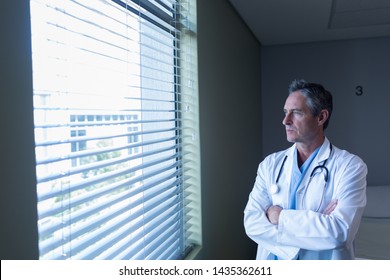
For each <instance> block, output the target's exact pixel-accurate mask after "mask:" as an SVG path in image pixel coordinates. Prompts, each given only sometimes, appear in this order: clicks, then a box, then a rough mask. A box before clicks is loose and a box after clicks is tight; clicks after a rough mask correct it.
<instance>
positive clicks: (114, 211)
mask: <svg viewBox="0 0 390 280" xmlns="http://www.w3.org/2000/svg"><path fill="white" fill-rule="evenodd" d="M194 2H195V1H192V0H184V1H173V0H155V1H142V0H139V1H136V0H133V1H130V0H127V1H121V0H112V1H109V0H93V1H91V0H31V1H30V9H31V23H32V48H33V54H32V56H33V88H34V123H35V143H36V173H37V196H38V216H39V220H38V230H39V250H40V258H41V259H182V258H184V257H186V256H187V255H188V253H189V252H191V250H193V249H194V247H196V246H199V245H200V243H201V237H200V214H199V213H200V211H199V204H200V201H199V196H200V185H199V181H200V180H199V137H198V121H197V119H198V110H197V77H196V76H197V74H196V36H195V35H196V32H195V24H194V23H195V21H194V19H195V16H194V12H195V3H194Z"/></svg>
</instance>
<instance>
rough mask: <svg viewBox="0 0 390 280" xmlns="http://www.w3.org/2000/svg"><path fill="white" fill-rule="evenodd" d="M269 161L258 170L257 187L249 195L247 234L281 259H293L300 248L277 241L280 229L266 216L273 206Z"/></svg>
mask: <svg viewBox="0 0 390 280" xmlns="http://www.w3.org/2000/svg"><path fill="white" fill-rule="evenodd" d="M268 160H269V159H266V160H264V161H263V162H262V163H261V164H260V165H259V168H258V171H257V176H256V181H255V185H254V187H253V189H252V192H251V193H250V195H249V199H248V203H247V205H246V208H245V211H244V226H245V231H246V234H247V235H248V236H249V237H250V238H251V239H252V240H253V241H255V242H256V243H257V244H258V245H259V246H261V247H262V248H263V249H265V250H267V251H269V252H271V253H273V254H274V255H276V256H278V258H279V259H293V258H294V257H295V256H296V255H297V253H298V251H299V248H297V247H294V246H290V245H287V244H285V245H283V244H281V243H279V242H278V241H277V236H278V227H277V226H276V225H273V224H271V223H270V222H269V221H268V218H267V216H266V210H267V209H268V208H269V207H270V206H271V205H272V202H271V200H270V198H269V196H268V192H267V187H266V186H267V184H269V182H268V181H269V180H267V179H266V178H269V177H270V176H269V174H268V176H265V174H264V173H265V172H270V171H269V169H270V164H269V162H268Z"/></svg>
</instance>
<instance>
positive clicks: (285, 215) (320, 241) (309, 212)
mask: <svg viewBox="0 0 390 280" xmlns="http://www.w3.org/2000/svg"><path fill="white" fill-rule="evenodd" d="M295 149H296V147H295V144H294V145H293V146H292V147H291V148H289V149H287V150H285V151H281V152H277V153H274V154H271V155H269V156H268V157H266V158H265V159H264V161H262V162H261V163H260V164H259V167H258V171H257V177H256V181H255V184H254V187H253V190H252V192H251V193H250V195H249V200H248V203H247V206H246V208H245V211H244V226H245V231H246V233H247V235H248V236H249V237H250V238H251V239H252V240H254V241H255V242H256V243H257V244H258V250H257V256H256V259H274V258H275V255H276V256H277V257H278V259H295V258H297V256H298V258H299V259H354V258H355V255H354V244H353V243H354V239H355V235H356V233H357V230H358V227H359V224H360V220H361V217H362V215H363V210H364V207H365V205H366V185H367V182H366V177H367V166H366V164H365V163H364V162H363V161H362V160H361V159H360V158H359V157H358V156H356V155H353V154H350V153H349V152H347V151H344V150H340V149H338V148H337V147H335V146H334V145H332V152H331V154H330V142H329V140H328V139H327V138H325V141H324V143H323V145H322V146H321V148H320V150H319V152H318V154H317V156H316V157H315V158H314V160H313V161H312V163H311V165H310V166H309V167H308V170H307V172H306V175H305V177H304V178H303V181H302V182H301V184H300V186H299V187H298V189H297V197H296V201H297V203H296V210H289V209H288V205H289V189H290V179H291V172H292V164H293V160H295V159H294V150H295ZM286 155H287V156H288V157H287V159H286V162H285V164H284V167H283V170H282V172H281V175H280V178H279V183H278V186H279V191H278V192H277V193H276V194H271V192H270V187H271V185H272V184H274V183H275V182H276V177H277V176H278V172H279V169H280V166H281V164H282V161H283V159H284V157H285V156H286ZM329 155H330V157H329ZM328 157H329V159H328V161H327V162H326V167H327V168H328V170H329V180H328V183H327V185H326V187H325V193H324V195H323V185H324V179H323V178H324V177H323V176H322V175H321V174H319V175H316V176H314V177H313V179H312V182H311V183H310V185H309V188H308V189H307V190H306V194H304V193H305V187H306V185H307V182H308V180H309V177H310V174H311V171H312V170H313V169H314V168H315V167H316V166H318V165H322V164H323V162H324V161H325V160H326V159H327V158H328ZM321 170H322V169H321ZM323 172H324V171H323ZM322 195H323V202H322V203H321V206H320V209H319V210H318V212H316V210H317V208H318V207H319V205H320V201H321V199H322ZM333 199H337V200H338V205H337V207H336V209H335V210H334V211H333V212H332V213H331V214H330V215H325V214H322V212H323V211H324V209H325V207H326V206H327V205H328V204H329V202H330V201H331V200H333ZM272 205H279V206H281V207H282V208H283V209H284V210H283V211H282V212H281V214H280V217H279V224H278V225H273V224H271V223H270V222H269V221H268V219H267V217H266V210H267V209H268V208H269V207H270V206H272Z"/></svg>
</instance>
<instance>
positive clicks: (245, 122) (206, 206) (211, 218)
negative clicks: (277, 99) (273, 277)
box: [198, 0, 262, 259]
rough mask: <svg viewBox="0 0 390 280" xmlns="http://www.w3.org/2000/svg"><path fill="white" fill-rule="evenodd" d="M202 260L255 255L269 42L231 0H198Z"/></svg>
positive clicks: (251, 257) (248, 257) (251, 256)
mask: <svg viewBox="0 0 390 280" xmlns="http://www.w3.org/2000/svg"><path fill="white" fill-rule="evenodd" d="M198 51H199V53H198V60H199V94H200V134H201V164H202V169H201V171H202V205H203V206H202V212H203V216H202V219H203V249H202V251H201V253H200V256H199V258H201V259H253V258H254V257H255V249H256V248H255V246H254V243H252V241H251V240H249V238H248V237H247V236H246V235H245V231H244V228H243V210H244V208H245V204H246V202H247V199H248V195H249V192H250V190H251V189H252V187H253V183H254V178H255V175H256V169H257V165H258V161H259V159H260V157H261V146H262V143H261V141H262V139H261V138H262V134H261V131H262V125H261V94H260V93H261V61H260V54H261V46H260V44H259V42H258V41H257V40H256V39H255V38H254V36H253V35H252V33H250V32H249V31H248V29H247V27H246V26H245V25H244V24H243V22H242V21H241V19H240V18H239V17H238V15H237V14H236V12H235V11H234V10H233V8H232V7H231V6H230V4H229V3H228V1H227V0H212V1H210V0H198Z"/></svg>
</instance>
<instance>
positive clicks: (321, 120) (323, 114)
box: [318, 109, 329, 126]
mask: <svg viewBox="0 0 390 280" xmlns="http://www.w3.org/2000/svg"><path fill="white" fill-rule="evenodd" d="M328 118H329V112H328V110H325V109H323V110H321V112H320V114H319V115H318V125H319V126H320V125H324V123H325V122H326V121H327V120H328Z"/></svg>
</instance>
